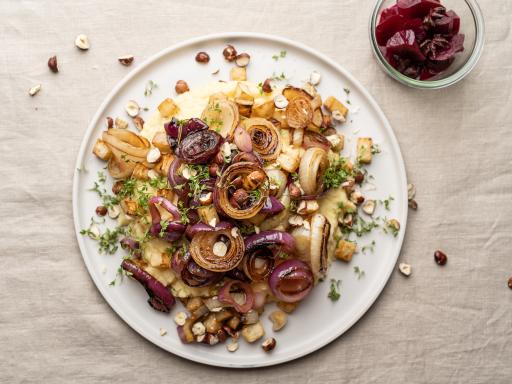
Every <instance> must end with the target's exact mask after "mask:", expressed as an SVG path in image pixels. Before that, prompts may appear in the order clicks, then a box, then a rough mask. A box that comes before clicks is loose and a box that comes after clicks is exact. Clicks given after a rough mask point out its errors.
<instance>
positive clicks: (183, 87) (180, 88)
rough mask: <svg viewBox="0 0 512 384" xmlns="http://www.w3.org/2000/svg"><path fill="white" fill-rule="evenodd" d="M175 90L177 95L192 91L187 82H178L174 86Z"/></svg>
mask: <svg viewBox="0 0 512 384" xmlns="http://www.w3.org/2000/svg"><path fill="white" fill-rule="evenodd" d="M174 89H175V91H176V93H177V94H181V93H185V92H187V91H189V90H190V88H189V87H188V84H187V82H186V81H185V80H178V81H177V82H176V85H175V86H174Z"/></svg>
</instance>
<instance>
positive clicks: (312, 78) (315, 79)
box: [309, 71, 322, 85]
mask: <svg viewBox="0 0 512 384" xmlns="http://www.w3.org/2000/svg"><path fill="white" fill-rule="evenodd" d="M321 79H322V76H321V75H320V74H319V73H318V72H317V71H313V72H311V74H310V75H309V82H310V83H311V84H312V85H318V84H320V80H321Z"/></svg>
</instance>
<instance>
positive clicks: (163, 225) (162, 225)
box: [158, 220, 169, 237]
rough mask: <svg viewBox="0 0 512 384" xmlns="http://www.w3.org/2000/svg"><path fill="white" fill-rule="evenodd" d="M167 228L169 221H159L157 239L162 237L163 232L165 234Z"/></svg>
mask: <svg viewBox="0 0 512 384" xmlns="http://www.w3.org/2000/svg"><path fill="white" fill-rule="evenodd" d="M167 227H169V221H167V220H160V232H159V233H158V236H159V237H164V235H165V232H167Z"/></svg>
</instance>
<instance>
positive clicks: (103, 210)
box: [96, 205, 108, 216]
mask: <svg viewBox="0 0 512 384" xmlns="http://www.w3.org/2000/svg"><path fill="white" fill-rule="evenodd" d="M107 212H108V209H107V207H105V206H104V205H98V206H97V207H96V214H97V215H98V216H105V215H106V214H107Z"/></svg>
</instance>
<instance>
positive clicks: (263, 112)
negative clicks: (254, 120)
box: [251, 100, 276, 119]
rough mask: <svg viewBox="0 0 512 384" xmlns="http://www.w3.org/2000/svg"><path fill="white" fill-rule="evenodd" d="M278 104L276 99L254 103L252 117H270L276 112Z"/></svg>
mask: <svg viewBox="0 0 512 384" xmlns="http://www.w3.org/2000/svg"><path fill="white" fill-rule="evenodd" d="M275 109H276V106H275V104H274V100H269V101H266V102H264V103H263V104H259V105H253V107H252V112H251V117H263V118H264V119H270V118H271V117H272V115H273V114H274V110H275Z"/></svg>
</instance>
